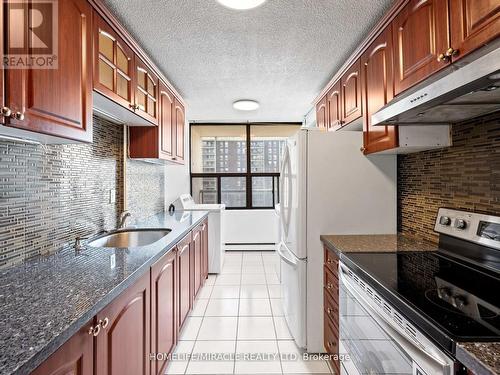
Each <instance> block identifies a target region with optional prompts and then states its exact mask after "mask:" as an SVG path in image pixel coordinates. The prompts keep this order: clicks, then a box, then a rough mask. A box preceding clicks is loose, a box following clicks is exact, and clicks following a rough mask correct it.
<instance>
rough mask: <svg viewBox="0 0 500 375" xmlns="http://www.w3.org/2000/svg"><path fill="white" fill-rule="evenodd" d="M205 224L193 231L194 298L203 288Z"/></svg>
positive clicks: (192, 270)
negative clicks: (203, 231)
mask: <svg viewBox="0 0 500 375" xmlns="http://www.w3.org/2000/svg"><path fill="white" fill-rule="evenodd" d="M202 226H203V224H200V225H198V227H196V228H195V229H194V230H193V237H192V240H191V251H192V260H193V264H192V266H193V267H192V269H191V272H192V276H191V278H192V279H193V290H192V294H193V298H194V297H195V296H196V295H197V294H198V291H199V290H200V287H201V277H202V247H203V233H202V230H203V228H202Z"/></svg>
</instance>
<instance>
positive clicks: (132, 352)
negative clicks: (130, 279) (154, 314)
mask: <svg viewBox="0 0 500 375" xmlns="http://www.w3.org/2000/svg"><path fill="white" fill-rule="evenodd" d="M150 318H151V317H150V275H149V273H147V274H146V275H144V276H143V277H142V278H141V279H139V280H138V281H137V282H136V283H135V284H134V285H132V286H131V287H129V288H128V289H127V290H126V291H125V292H123V293H122V294H121V295H120V296H119V297H118V298H116V299H115V300H114V301H113V302H112V303H111V304H109V305H108V306H107V307H106V308H104V309H103V310H102V311H101V312H100V313H99V314H97V316H96V319H97V322H98V324H100V327H101V332H100V333H99V334H98V335H97V336H96V348H95V361H96V375H146V374H147V375H149V372H150V365H151V362H150V359H149V353H150V332H151V326H150Z"/></svg>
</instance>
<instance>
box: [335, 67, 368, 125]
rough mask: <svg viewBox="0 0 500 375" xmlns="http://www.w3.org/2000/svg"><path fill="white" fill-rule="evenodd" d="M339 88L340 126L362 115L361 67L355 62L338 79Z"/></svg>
mask: <svg viewBox="0 0 500 375" xmlns="http://www.w3.org/2000/svg"><path fill="white" fill-rule="evenodd" d="M340 86H341V98H342V100H341V106H340V109H341V121H342V125H343V126H344V125H348V124H349V123H351V122H353V121H355V120H357V119H359V118H361V116H362V115H363V111H362V102H361V66H360V61H359V60H357V61H356V62H355V63H354V64H352V66H351V67H350V68H349V69H348V70H347V71H346V72H345V73H344V75H343V76H342V78H341V79H340Z"/></svg>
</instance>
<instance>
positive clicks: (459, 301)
mask: <svg viewBox="0 0 500 375" xmlns="http://www.w3.org/2000/svg"><path fill="white" fill-rule="evenodd" d="M465 305H467V299H466V298H465V296H455V297H453V306H455V307H456V308H457V309H461V308H463V307H464V306H465Z"/></svg>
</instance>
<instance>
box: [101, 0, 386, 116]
mask: <svg viewBox="0 0 500 375" xmlns="http://www.w3.org/2000/svg"><path fill="white" fill-rule="evenodd" d="M105 2H106V4H107V5H108V6H109V8H110V9H111V10H112V11H113V13H114V14H115V15H116V16H117V17H118V19H120V20H121V22H122V24H123V25H124V26H125V27H126V28H127V29H128V30H129V31H130V32H131V34H132V35H133V36H134V37H135V38H136V39H137V40H138V41H139V43H140V44H141V45H142V46H143V48H144V49H145V51H146V52H147V53H148V54H149V55H150V57H151V58H152V59H153V61H155V62H156V63H157V64H158V66H159V67H160V69H161V70H162V71H163V72H164V73H165V75H166V76H167V77H168V78H169V80H170V81H171V82H172V84H173V85H174V86H175V87H176V88H177V89H178V90H179V92H180V93H181V95H182V96H183V98H184V99H185V101H186V102H187V104H188V113H187V118H188V120H190V121H193V120H196V121H237V122H241V121H302V119H303V116H304V115H305V114H306V112H307V111H308V110H309V109H310V107H311V102H312V100H314V98H315V96H316V95H317V94H318V92H319V91H320V90H321V89H322V87H323V86H324V85H325V84H326V83H327V82H328V80H329V79H330V77H331V76H332V75H333V74H334V73H335V71H336V70H337V69H338V68H339V67H340V66H341V65H342V64H343V62H344V61H345V60H346V58H347V57H348V56H349V54H350V53H351V52H352V51H353V50H354V49H355V48H356V46H357V44H358V43H359V42H360V41H361V40H362V39H363V38H364V37H365V36H366V34H367V33H368V32H369V30H370V29H371V27H372V26H373V25H374V24H375V23H376V22H377V21H378V20H379V18H380V17H381V16H382V15H383V14H384V12H385V11H386V10H387V8H388V7H389V6H390V4H391V3H392V1H391V0H268V1H267V2H266V3H264V4H263V5H262V6H260V7H258V8H255V9H252V10H248V11H235V10H231V9H228V8H225V7H223V6H222V5H220V4H219V3H218V2H217V1H216V0H105ZM245 98H250V99H255V100H257V101H259V102H260V104H261V107H260V109H258V110H257V111H254V112H239V111H236V110H234V109H233V108H232V103H233V102H234V101H235V100H238V99H245Z"/></svg>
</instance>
